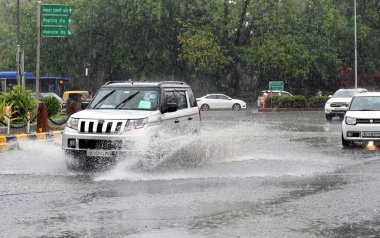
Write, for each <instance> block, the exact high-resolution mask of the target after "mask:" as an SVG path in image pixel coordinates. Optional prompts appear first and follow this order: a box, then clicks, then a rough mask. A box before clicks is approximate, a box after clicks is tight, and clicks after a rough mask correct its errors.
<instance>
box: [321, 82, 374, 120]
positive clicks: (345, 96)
mask: <svg viewBox="0 0 380 238" xmlns="http://www.w3.org/2000/svg"><path fill="white" fill-rule="evenodd" d="M364 92H368V90H367V89H364V88H355V89H338V90H337V91H336V92H335V93H334V94H333V95H330V96H329V100H327V102H326V104H325V116H326V120H328V121H330V120H332V118H333V117H336V116H338V117H340V118H343V117H344V114H345V113H346V111H347V109H348V107H349V106H350V102H351V99H352V97H353V96H355V95H356V94H358V93H364Z"/></svg>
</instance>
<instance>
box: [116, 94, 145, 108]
mask: <svg viewBox="0 0 380 238" xmlns="http://www.w3.org/2000/svg"><path fill="white" fill-rule="evenodd" d="M139 93H140V91H137V92H135V93H134V94H132V95H130V96H128V97H127V98H126V99H124V100H123V101H121V102H120V103H119V104H117V105H116V107H115V109H121V107H122V106H124V105H125V104H126V103H127V102H128V101H129V100H131V99H132V98H134V97H135V96H136V95H137V94H139ZM119 107H120V108H119Z"/></svg>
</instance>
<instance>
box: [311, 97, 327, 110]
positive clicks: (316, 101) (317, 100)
mask: <svg viewBox="0 0 380 238" xmlns="http://www.w3.org/2000/svg"><path fill="white" fill-rule="evenodd" d="M327 100H329V97H328V96H313V97H311V98H310V99H309V107H316V108H323V107H324V106H325V104H326V102H327Z"/></svg>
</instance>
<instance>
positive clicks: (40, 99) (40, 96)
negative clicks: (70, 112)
mask: <svg viewBox="0 0 380 238" xmlns="http://www.w3.org/2000/svg"><path fill="white" fill-rule="evenodd" d="M31 96H32V97H33V98H35V97H36V93H32V94H31ZM46 97H55V98H56V99H57V100H58V101H59V103H60V104H61V106H62V108H64V105H65V102H64V101H63V99H62V98H61V97H60V96H58V95H57V94H56V93H40V95H39V98H38V100H39V101H42V99H43V98H46Z"/></svg>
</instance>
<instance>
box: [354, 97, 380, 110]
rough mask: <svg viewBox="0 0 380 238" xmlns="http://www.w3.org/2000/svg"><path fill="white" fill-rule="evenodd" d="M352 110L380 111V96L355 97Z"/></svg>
mask: <svg viewBox="0 0 380 238" xmlns="http://www.w3.org/2000/svg"><path fill="white" fill-rule="evenodd" d="M350 111H380V97H375V96H373V97H354V98H353V99H352V102H351V106H350Z"/></svg>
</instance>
